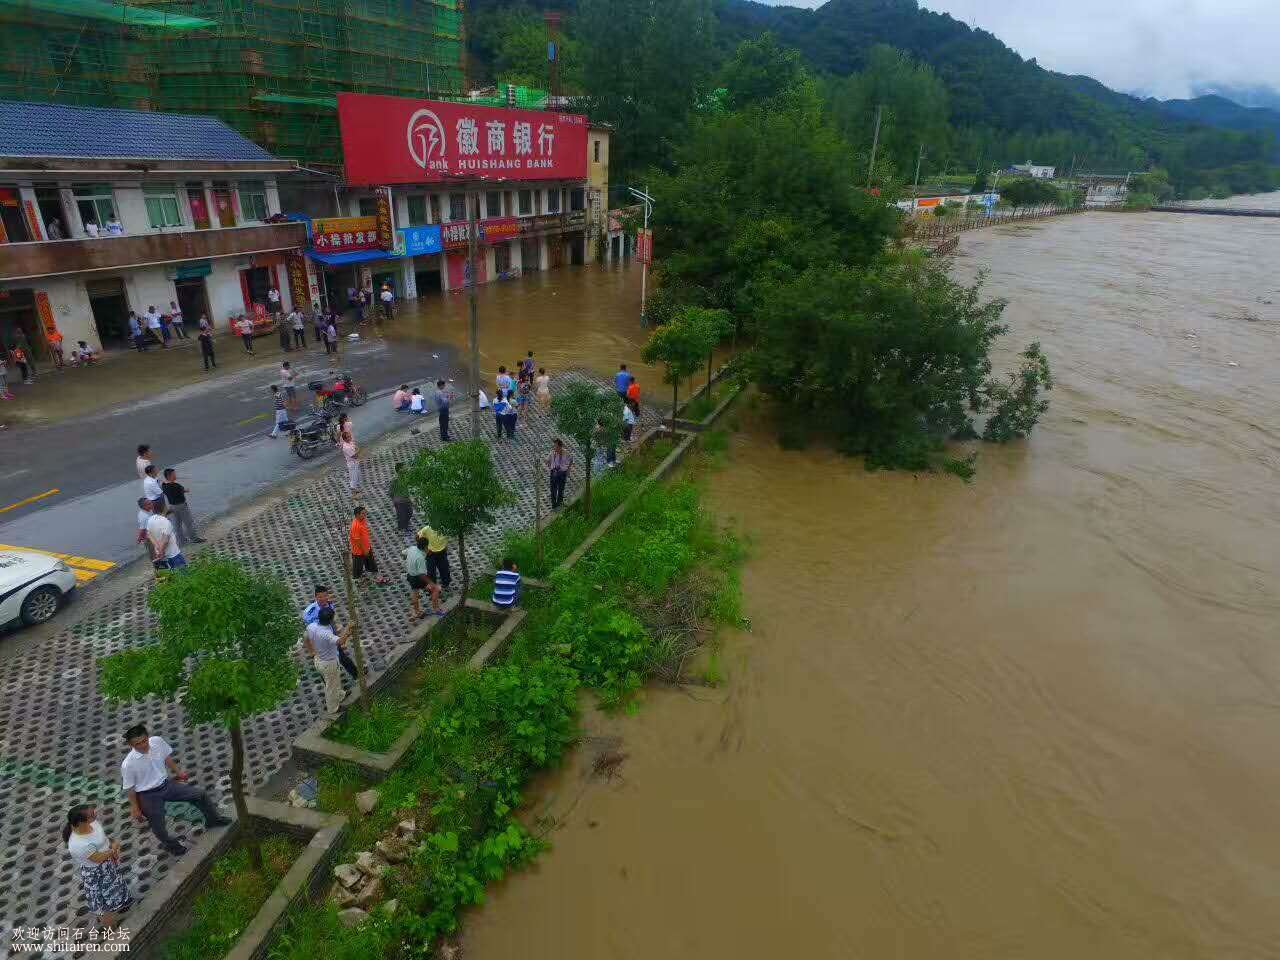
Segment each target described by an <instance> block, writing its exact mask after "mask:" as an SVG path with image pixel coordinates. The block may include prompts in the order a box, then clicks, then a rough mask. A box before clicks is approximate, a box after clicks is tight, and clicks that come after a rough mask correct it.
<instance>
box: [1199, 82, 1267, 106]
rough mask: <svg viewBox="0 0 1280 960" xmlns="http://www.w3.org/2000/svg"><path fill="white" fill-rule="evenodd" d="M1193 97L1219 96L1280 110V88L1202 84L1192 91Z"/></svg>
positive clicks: (1232, 100)
mask: <svg viewBox="0 0 1280 960" xmlns="http://www.w3.org/2000/svg"><path fill="white" fill-rule="evenodd" d="M1191 94H1192V96H1193V97H1207V96H1219V97H1224V98H1226V99H1227V100H1230V101H1231V102H1232V103H1238V104H1240V106H1242V107H1265V108H1267V109H1268V110H1275V111H1277V112H1280V90H1277V89H1276V88H1275V87H1268V86H1265V85H1257V86H1250V87H1242V86H1233V85H1231V84H1221V83H1220V84H1201V85H1198V86H1196V87H1194V88H1193V89H1192V91H1191Z"/></svg>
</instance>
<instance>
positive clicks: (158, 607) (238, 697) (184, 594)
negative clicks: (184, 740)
mask: <svg viewBox="0 0 1280 960" xmlns="http://www.w3.org/2000/svg"><path fill="white" fill-rule="evenodd" d="M147 605H148V606H149V607H150V608H151V611H152V613H154V614H155V617H156V624H157V626H156V633H157V635H158V640H157V642H155V643H152V644H148V645H147V646H144V647H141V648H139V649H136V650H126V651H124V652H122V653H117V654H113V655H112V656H109V657H107V658H106V659H104V660H103V661H102V682H101V685H102V691H103V694H104V695H105V696H106V697H107V698H108V699H111V700H121V701H131V700H141V699H143V698H144V697H151V696H156V697H163V698H164V699H166V700H170V701H181V703H182V707H183V709H184V710H185V711H186V714H187V716H188V718H189V719H190V720H191V722H192V723H219V724H221V725H222V726H223V727H225V728H226V729H227V732H228V733H229V734H230V736H231V797H232V800H233V802H234V803H235V808H236V814H237V816H238V817H239V818H240V825H241V827H242V829H243V831H244V838H245V844H246V846H247V847H248V850H249V860H250V862H251V863H252V864H253V867H254V869H255V870H261V869H262V848H261V846H260V841H259V839H258V835H257V832H256V830H255V829H254V827H253V822H252V821H251V820H250V819H249V812H248V808H247V806H246V804H245V788H244V779H245V769H244V736H243V733H242V724H243V723H244V721H246V720H248V719H249V718H250V717H253V716H256V715H257V714H259V713H265V712H266V711H268V710H272V709H274V708H275V707H277V706H279V705H280V703H281V702H283V701H284V700H285V698H287V697H288V696H289V694H290V693H292V692H293V689H294V687H295V686H297V683H298V674H297V671H296V669H295V668H294V663H293V658H292V656H291V652H292V648H293V645H294V643H295V642H296V641H297V639H298V618H297V612H296V611H295V610H294V609H293V604H292V602H291V601H290V597H289V591H288V589H287V588H286V587H285V585H284V583H283V582H282V581H281V580H279V579H278V578H276V577H274V576H271V575H267V574H259V573H253V572H251V571H250V570H247V569H246V568H244V567H243V566H241V565H240V564H238V563H236V562H235V561H232V560H225V559H220V558H207V559H206V558H201V559H199V560H196V561H194V562H193V563H192V564H191V565H190V566H189V567H188V568H187V570H186V572H185V573H182V574H173V575H170V576H168V577H165V578H164V579H162V580H161V581H160V582H159V583H158V584H157V585H156V587H155V589H153V590H152V591H151V595H150V597H148V599H147Z"/></svg>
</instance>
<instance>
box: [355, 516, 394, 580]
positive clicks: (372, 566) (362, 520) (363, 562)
mask: <svg viewBox="0 0 1280 960" xmlns="http://www.w3.org/2000/svg"><path fill="white" fill-rule="evenodd" d="M347 539H348V541H349V542H350V544H351V576H352V577H353V578H354V579H355V581H356V582H357V583H364V582H365V580H364V572H365V571H366V570H368V571H369V572H370V573H372V574H373V576H374V581H373V582H374V583H377V584H379V585H381V584H385V583H389V582H390V581H389V580H388V579H387V577H386V575H385V574H382V573H379V572H378V561H377V560H376V559H375V558H374V556H373V539H372V538H371V537H370V535H369V520H368V518H367V517H366V516H365V512H364V507H356V509H355V518H354V519H353V520H352V521H351V533H350V534H349V535H348V537H347Z"/></svg>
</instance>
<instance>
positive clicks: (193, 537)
mask: <svg viewBox="0 0 1280 960" xmlns="http://www.w3.org/2000/svg"><path fill="white" fill-rule="evenodd" d="M160 489H161V490H163V491H164V498H165V499H166V500H168V501H169V519H170V520H172V521H173V529H174V532H175V533H177V535H178V546H179V547H183V546H186V545H187V544H188V543H204V541H203V540H201V539H200V534H198V533H197V532H196V521H195V518H194V517H192V516H191V507H190V506H188V504H187V488H186V487H184V486H183V485H182V484H180V483H179V482H178V472H177V471H176V470H174V469H173V467H167V468H166V469H165V471H164V483H162V484H160Z"/></svg>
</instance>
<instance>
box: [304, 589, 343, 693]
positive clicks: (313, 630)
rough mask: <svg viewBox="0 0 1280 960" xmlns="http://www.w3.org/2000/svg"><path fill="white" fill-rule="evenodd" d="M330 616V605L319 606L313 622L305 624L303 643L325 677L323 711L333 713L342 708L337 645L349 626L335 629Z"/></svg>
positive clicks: (332, 614)
mask: <svg viewBox="0 0 1280 960" xmlns="http://www.w3.org/2000/svg"><path fill="white" fill-rule="evenodd" d="M333 620H334V613H333V608H332V607H322V608H321V609H320V615H319V616H318V617H317V619H316V622H315V623H312V624H308V625H307V632H306V635H305V637H304V638H303V646H304V647H306V650H307V653H309V654H310V655H311V657H312V659H313V661H314V662H315V665H316V669H317V670H318V671H320V676H321V677H323V678H324V709H325V712H326V713H328V714H329V716H331V717H336V716H337V715H338V714H339V712H340V711H341V709H342V675H341V674H339V673H338V649H339V647H341V645H342V644H344V643H346V642H347V638H348V637H350V636H351V627H349V626H348V627H346V628H345V629H343V631H342V633H334V631H333Z"/></svg>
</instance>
